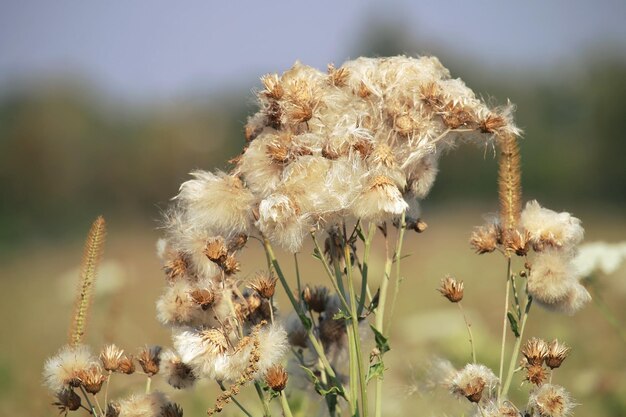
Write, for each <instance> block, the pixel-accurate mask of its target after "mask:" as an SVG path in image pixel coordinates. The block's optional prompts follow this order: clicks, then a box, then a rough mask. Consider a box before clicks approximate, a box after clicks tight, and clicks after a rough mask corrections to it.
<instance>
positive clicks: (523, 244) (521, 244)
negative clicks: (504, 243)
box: [508, 230, 531, 256]
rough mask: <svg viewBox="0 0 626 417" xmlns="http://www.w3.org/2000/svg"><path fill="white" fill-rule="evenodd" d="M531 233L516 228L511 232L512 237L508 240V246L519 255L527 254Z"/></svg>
mask: <svg viewBox="0 0 626 417" xmlns="http://www.w3.org/2000/svg"><path fill="white" fill-rule="evenodd" d="M530 242H531V238H530V233H529V232H528V231H526V230H524V231H523V232H520V231H519V230H514V231H513V232H511V237H510V239H509V242H508V248H509V249H511V250H512V251H513V252H515V254H516V255H517V256H526V254H527V253H528V250H529V249H530Z"/></svg>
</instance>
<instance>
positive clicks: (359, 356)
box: [344, 236, 368, 417]
mask: <svg viewBox="0 0 626 417" xmlns="http://www.w3.org/2000/svg"><path fill="white" fill-rule="evenodd" d="M344 237H345V236H344ZM344 243H345V245H344V258H345V259H346V273H347V275H348V276H347V279H348V283H349V284H350V287H349V288H350V306H351V308H352V309H351V312H350V317H351V322H352V326H351V327H352V333H353V335H354V349H355V352H354V353H355V354H356V365H357V367H358V369H357V370H358V376H359V386H360V387H361V404H362V410H363V417H367V414H368V410H367V409H368V407H367V402H368V401H367V386H366V382H365V371H364V370H363V366H364V363H363V352H362V349H361V337H360V334H359V318H358V315H357V302H356V291H355V289H354V280H353V279H352V265H351V264H350V247H349V246H348V242H344Z"/></svg>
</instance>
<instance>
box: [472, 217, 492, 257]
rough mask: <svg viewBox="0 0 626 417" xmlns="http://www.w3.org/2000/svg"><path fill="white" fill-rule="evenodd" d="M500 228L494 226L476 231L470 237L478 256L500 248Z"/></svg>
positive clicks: (490, 225) (482, 227)
mask: <svg viewBox="0 0 626 417" xmlns="http://www.w3.org/2000/svg"><path fill="white" fill-rule="evenodd" d="M498 240H499V239H498V228H497V227H496V225H494V224H489V225H486V226H480V227H477V228H475V229H474V231H473V232H472V235H471V237H470V246H471V247H472V248H473V249H474V250H475V251H476V253H478V254H481V255H482V254H483V253H490V252H493V251H494V250H496V247H497V246H498Z"/></svg>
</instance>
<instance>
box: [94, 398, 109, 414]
mask: <svg viewBox="0 0 626 417" xmlns="http://www.w3.org/2000/svg"><path fill="white" fill-rule="evenodd" d="M93 399H94V400H96V405H97V406H98V411H100V415H102V416H103V415H104V411H103V410H102V407H101V406H100V402H99V401H98V396H97V395H96V394H94V395H93ZM105 407H106V404H105Z"/></svg>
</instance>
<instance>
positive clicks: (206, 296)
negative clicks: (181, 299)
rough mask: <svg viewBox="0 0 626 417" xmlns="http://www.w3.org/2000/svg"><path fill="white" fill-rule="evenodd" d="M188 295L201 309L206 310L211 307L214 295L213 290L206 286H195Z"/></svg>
mask: <svg viewBox="0 0 626 417" xmlns="http://www.w3.org/2000/svg"><path fill="white" fill-rule="evenodd" d="M189 296H190V297H191V299H192V300H193V302H194V303H196V304H198V305H199V306H200V308H202V310H204V311H206V310H208V309H209V307H211V304H213V302H214V301H215V295H213V292H212V291H210V290H208V289H206V288H196V289H195V290H193V291H191V292H190V293H189Z"/></svg>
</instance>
